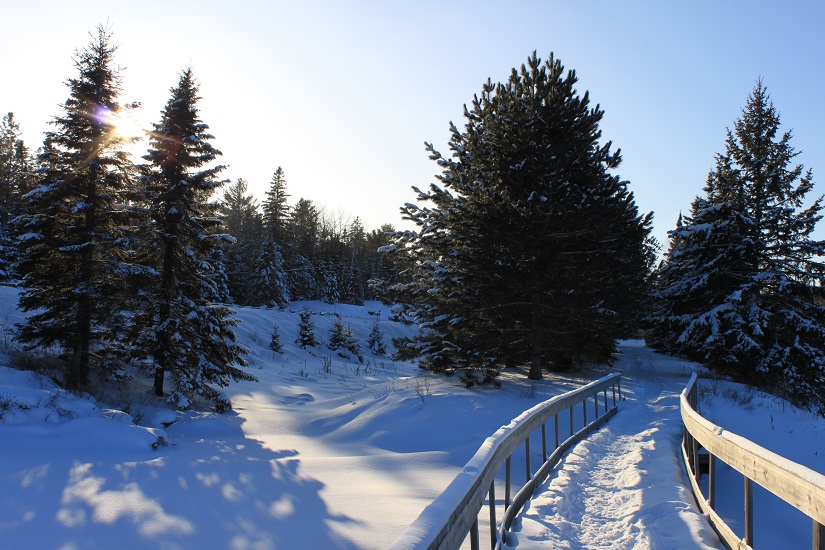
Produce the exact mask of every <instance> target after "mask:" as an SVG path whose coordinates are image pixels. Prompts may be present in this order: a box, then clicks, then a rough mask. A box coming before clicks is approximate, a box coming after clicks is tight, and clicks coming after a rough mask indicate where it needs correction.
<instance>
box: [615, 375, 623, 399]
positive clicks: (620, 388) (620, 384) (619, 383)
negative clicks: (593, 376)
mask: <svg viewBox="0 0 825 550" xmlns="http://www.w3.org/2000/svg"><path fill="white" fill-rule="evenodd" d="M616 382H618V386H619V401H621V400H622V379H621V378H619V379H618V380H616Z"/></svg>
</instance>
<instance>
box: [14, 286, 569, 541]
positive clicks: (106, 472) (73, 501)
mask: <svg viewBox="0 0 825 550" xmlns="http://www.w3.org/2000/svg"><path fill="white" fill-rule="evenodd" d="M15 303H16V290H15V289H11V288H8V287H0V329H2V328H4V327H5V328H6V329H10V328H11V326H12V325H13V323H14V322H17V321H19V320H20V318H21V317H20V314H19V313H18V312H17V311H16V310H15V308H14V305H15ZM305 306H306V307H309V309H310V310H312V311H313V315H312V320H313V322H314V324H315V330H316V335H317V336H318V338H319V340H321V341H322V342H326V341H327V339H328V332H329V329H330V327H331V325H332V323H333V322H334V320H335V319H336V317H335V316H334V315H333V314H334V313H338V314H340V315H341V316H342V318H343V321H344V323H345V324H348V325H349V326H351V328H352V330H353V332H354V333H355V336H356V338H357V339H358V340H359V342H360V344H361V352H362V354H363V356H364V361H363V363H362V362H359V361H358V360H357V358H355V357H352V358H349V359H347V358H344V357H341V356H340V355H339V354H338V352H337V351H331V350H329V349H327V348H325V347H324V346H323V345H321V346H319V347H318V348H310V349H307V350H304V349H301V348H299V347H298V346H297V345H295V344H294V343H293V340H294V339H295V337H296V328H295V327H296V325H297V322H298V314H299V312H300V310H301V309H302V308H303V307H305ZM389 316H390V312H389V310H388V309H387V308H386V307H384V306H382V305H381V304H379V303H368V304H367V305H365V306H363V307H356V306H341V305H338V306H332V305H328V304H324V303H320V302H312V303H294V304H292V307H291V308H290V309H287V310H284V311H278V310H273V309H263V308H261V309H255V308H238V317H239V318H240V319H241V320H242V323H241V324H240V326H239V327H238V328H237V335H238V339H239V341H240V342H241V343H243V344H244V345H246V346H247V347H248V348H249V350H250V354H249V356H248V359H249V362H250V366H249V367H248V370H249V371H250V372H251V373H252V374H254V375H255V376H256V377H257V378H258V379H259V382H258V383H254V382H242V383H237V384H233V385H231V386H230V387H229V388H226V390H225V391H226V392H227V394H228V395H229V396H230V397H231V399H232V402H233V405H234V408H235V411H234V412H232V413H229V414H223V415H218V414H214V413H211V412H204V411H197V410H193V411H186V412H177V413H175V412H173V411H170V410H168V409H167V408H166V407H165V405H164V403H163V402H158V401H156V400H155V398H154V397H153V396H152V395H151V393H150V392H149V386H148V385H146V386H145V389H142V390H141V391H140V393H139V394H138V396H137V398H135V397H134V396H132V404H131V406H130V407H128V412H129V413H131V417H129V416H127V415H126V414H125V413H123V412H114V411H109V410H108V408H109V406H108V405H107V406H103V405H100V404H98V403H95V402H93V401H91V400H90V399H88V398H86V397H82V396H75V395H72V394H69V393H67V392H65V391H60V390H57V389H56V388H55V387H54V386H53V384H52V383H51V382H49V381H48V380H47V379H45V378H43V377H40V376H37V375H34V374H32V373H24V372H19V371H15V370H12V369H8V368H0V396H2V397H0V399H2V401H0V406H2V403H6V404H7V406H5V408H4V409H2V410H3V412H2V414H3V422H2V423H0V448H2V453H0V471H2V472H3V473H2V474H0V492H1V493H2V495H3V496H2V498H0V518H2V519H0V537H2V540H3V545H8V547H10V548H17V547H28V548H35V547H36V548H111V547H113V546H117V547H119V548H124V549H126V548H146V547H156V548H170V549H171V548H193V547H211V548H384V547H386V546H388V545H389V544H390V543H391V542H392V541H393V540H394V539H395V538H396V537H397V536H398V535H399V534H400V533H401V532H402V531H403V529H404V528H405V527H406V526H407V525H408V524H409V523H411V522H412V521H413V520H414V519H415V518H416V516H417V515H418V513H419V512H420V511H421V510H422V509H423V508H424V506H425V505H426V504H427V503H429V502H430V501H431V500H432V499H433V498H434V497H435V496H436V495H437V494H439V493H440V491H441V490H442V489H443V488H444V487H446V485H447V484H448V483H449V481H450V480H451V479H452V477H453V476H454V475H455V474H456V473H457V471H458V470H459V469H460V468H461V467H462V466H463V465H464V463H465V462H466V461H467V460H468V459H469V458H470V457H471V456H472V455H473V453H474V452H475V451H476V449H477V447H478V445H480V443H481V442H482V441H483V440H484V438H485V437H487V436H488V435H490V434H491V433H493V432H494V431H495V430H496V429H498V428H499V427H500V426H501V425H502V424H506V423H507V422H508V421H509V420H510V419H511V418H513V417H515V416H516V415H518V414H519V413H520V412H521V411H523V410H524V409H526V408H529V407H531V406H532V405H534V404H536V403H537V402H539V401H541V400H545V399H547V398H549V397H551V396H553V395H556V394H558V393H561V392H563V391H567V390H568V389H571V388H573V387H576V386H578V385H580V384H581V383H583V382H584V381H585V378H583V377H575V376H572V377H567V378H563V379H561V378H560V379H558V380H555V381H553V382H552V383H550V382H543V383H538V384H530V383H528V382H527V381H526V380H524V379H523V377H522V376H517V375H515V374H508V375H505V376H504V377H503V388H502V389H500V390H486V389H482V390H472V391H471V390H466V389H464V388H463V387H462V386H461V385H460V384H459V383H458V382H457V381H456V380H454V379H446V378H440V377H439V378H436V377H431V376H427V375H425V374H424V373H423V372H422V371H420V370H419V369H418V368H417V367H416V366H415V365H413V364H410V363H401V362H393V361H392V360H390V359H388V358H387V357H381V356H374V355H371V354H370V353H369V350H368V349H367V347H366V341H367V339H368V336H369V333H370V331H371V330H372V328H373V326H374V324H375V322H376V320H379V323H380V326H381V330H382V331H383V332H384V335H385V339H386V343H387V345H388V347H389V348H390V351H392V349H391V338H392V337H394V336H398V335H401V334H409V333H410V331H412V330H414V329H413V328H412V327H409V326H404V325H402V324H400V323H396V322H392V321H389V320H388V318H389ZM276 323H277V324H278V326H279V329H280V334H281V342H282V343H283V344H284V353H283V354H277V353H275V352H272V351H271V350H269V349H268V345H269V341H270V334H271V332H272V327H273V325H274V324H276ZM53 396H56V397H53ZM120 408H121V409H124V408H127V407H126V401H124V402H123V404H122V406H120ZM133 420H136V421H138V422H139V423H140V424H142V425H143V426H140V427H139V426H136V425H134V423H133V422H132V421H133ZM172 420H174V422H173V423H172V424H168V423H169V422H170V421H172ZM165 424H168V426H165ZM164 442H165V443H167V444H166V445H164V444H163V443H164Z"/></svg>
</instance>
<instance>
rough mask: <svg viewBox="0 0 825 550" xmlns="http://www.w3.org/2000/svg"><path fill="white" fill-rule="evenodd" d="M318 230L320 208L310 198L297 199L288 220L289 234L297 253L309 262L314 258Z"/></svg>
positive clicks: (319, 226)
mask: <svg viewBox="0 0 825 550" xmlns="http://www.w3.org/2000/svg"><path fill="white" fill-rule="evenodd" d="M320 232H321V212H320V210H318V207H317V206H315V204H314V203H313V202H312V201H311V200H309V199H304V198H301V199H299V200H298V202H297V204H296V205H295V208H293V210H292V217H291V218H290V220H289V234H290V236H291V238H292V244H293V245H294V246H295V249H296V251H297V253H298V254H299V255H301V256H302V257H304V258H306V259H307V260H309V261H310V262H312V261H313V260H314V259H315V252H316V250H317V247H318V242H319V240H320V239H319V236H320Z"/></svg>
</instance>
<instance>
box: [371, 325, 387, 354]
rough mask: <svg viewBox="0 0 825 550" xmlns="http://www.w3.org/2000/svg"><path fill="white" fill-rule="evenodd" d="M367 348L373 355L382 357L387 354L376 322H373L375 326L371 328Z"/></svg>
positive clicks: (382, 334)
mask: <svg viewBox="0 0 825 550" xmlns="http://www.w3.org/2000/svg"><path fill="white" fill-rule="evenodd" d="M367 346H368V347H369V348H370V350H371V351H372V352H373V353H374V354H375V355H384V354H386V353H387V346H386V345H385V344H384V333H383V332H381V325H380V324H379V323H378V321H375V324H374V325H373V326H372V330H371V331H370V338H369V341H368V343H367Z"/></svg>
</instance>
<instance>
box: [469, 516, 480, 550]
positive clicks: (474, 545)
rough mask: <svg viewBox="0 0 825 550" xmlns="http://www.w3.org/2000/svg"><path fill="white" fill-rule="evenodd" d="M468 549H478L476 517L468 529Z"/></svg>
mask: <svg viewBox="0 0 825 550" xmlns="http://www.w3.org/2000/svg"><path fill="white" fill-rule="evenodd" d="M470 550H480V548H479V544H478V518H476V520H475V521H474V522H473V527H472V528H471V529H470Z"/></svg>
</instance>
